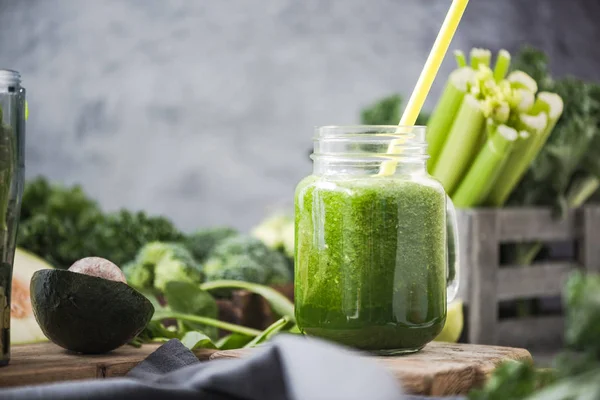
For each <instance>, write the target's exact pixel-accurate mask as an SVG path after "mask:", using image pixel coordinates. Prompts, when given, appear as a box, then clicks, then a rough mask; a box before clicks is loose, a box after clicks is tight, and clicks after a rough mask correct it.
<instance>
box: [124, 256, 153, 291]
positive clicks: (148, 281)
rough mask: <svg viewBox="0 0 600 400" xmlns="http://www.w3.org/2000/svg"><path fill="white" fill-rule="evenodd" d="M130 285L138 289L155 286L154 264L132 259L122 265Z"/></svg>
mask: <svg viewBox="0 0 600 400" xmlns="http://www.w3.org/2000/svg"><path fill="white" fill-rule="evenodd" d="M122 270H123V273H124V274H125V278H126V279H127V282H128V283H129V285H131V286H133V287H136V288H138V289H150V288H153V287H154V265H152V264H142V263H139V262H137V261H131V262H129V263H127V264H125V265H124V266H123V267H122Z"/></svg>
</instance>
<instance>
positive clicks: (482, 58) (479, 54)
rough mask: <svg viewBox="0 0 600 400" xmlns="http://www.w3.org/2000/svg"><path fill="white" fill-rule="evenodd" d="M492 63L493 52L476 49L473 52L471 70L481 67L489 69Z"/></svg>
mask: <svg viewBox="0 0 600 400" xmlns="http://www.w3.org/2000/svg"><path fill="white" fill-rule="evenodd" d="M491 62H492V52H491V51H489V50H487V49H478V48H474V49H472V50H471V68H473V69H474V70H477V69H479V66H480V65H485V66H486V67H489V66H490V64H491Z"/></svg>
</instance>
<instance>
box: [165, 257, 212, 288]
mask: <svg viewBox="0 0 600 400" xmlns="http://www.w3.org/2000/svg"><path fill="white" fill-rule="evenodd" d="M185 251H186V252H187V250H185ZM188 255H189V257H188V256H185V257H183V258H181V257H179V256H178V255H177V254H176V253H168V254H166V255H165V256H164V257H163V258H161V259H160V261H159V262H158V264H156V267H155V268H154V287H155V288H156V289H158V290H160V291H161V292H164V290H165V287H166V286H167V283H168V282H171V281H177V282H189V283H200V282H202V275H203V274H202V268H201V267H200V265H199V264H197V263H196V262H195V261H191V262H190V259H191V254H189V253H188Z"/></svg>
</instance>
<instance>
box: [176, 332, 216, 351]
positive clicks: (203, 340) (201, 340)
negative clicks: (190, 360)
mask: <svg viewBox="0 0 600 400" xmlns="http://www.w3.org/2000/svg"><path fill="white" fill-rule="evenodd" d="M181 343H183V345H184V346H185V347H187V348H188V349H190V350H194V349H216V348H217V346H216V345H215V344H214V343H213V341H212V340H211V339H210V338H209V337H208V336H206V335H205V334H204V333H202V332H198V331H190V332H187V333H186V334H185V335H183V337H182V338H181Z"/></svg>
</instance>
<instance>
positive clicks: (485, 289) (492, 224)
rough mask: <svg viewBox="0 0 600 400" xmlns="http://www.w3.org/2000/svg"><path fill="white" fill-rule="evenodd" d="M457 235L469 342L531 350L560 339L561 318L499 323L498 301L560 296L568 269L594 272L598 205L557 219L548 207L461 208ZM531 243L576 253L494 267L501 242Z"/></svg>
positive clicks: (599, 248)
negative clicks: (572, 248) (566, 246)
mask: <svg viewBox="0 0 600 400" xmlns="http://www.w3.org/2000/svg"><path fill="white" fill-rule="evenodd" d="M459 233H460V236H459V238H460V250H461V273H462V277H461V285H462V287H461V288H460V294H461V297H462V299H463V300H464V301H465V303H466V304H467V305H468V306H467V309H468V313H467V320H468V330H467V334H468V340H469V342H471V343H478V344H497V345H506V346H517V347H526V348H531V347H534V346H535V345H539V344H543V343H556V342H557V341H558V342H560V341H562V337H563V328H564V321H563V316H562V315H552V316H531V317H525V318H512V319H502V320H500V319H499V316H498V309H499V302H501V301H506V300H517V299H523V298H540V297H550V296H560V294H561V291H562V287H563V283H564V281H565V278H566V276H567V275H568V274H569V272H570V271H572V270H573V269H576V268H580V269H585V270H588V271H594V272H600V207H598V206H586V207H583V208H581V209H577V210H572V211H570V212H569V213H568V215H567V216H566V218H564V219H561V220H557V219H554V218H553V217H552V213H551V211H550V210H548V209H537V208H523V209H517V208H513V209H510V208H507V209H499V210H495V209H475V210H461V211H460V212H459ZM536 241H541V242H546V243H549V242H567V241H573V242H576V248H577V254H576V255H575V256H574V257H573V259H570V260H566V261H565V260H563V261H560V262H556V261H553V260H549V261H544V262H539V263H534V264H533V265H531V266H527V267H522V266H504V265H502V266H501V265H500V245H501V244H503V243H510V242H536Z"/></svg>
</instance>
